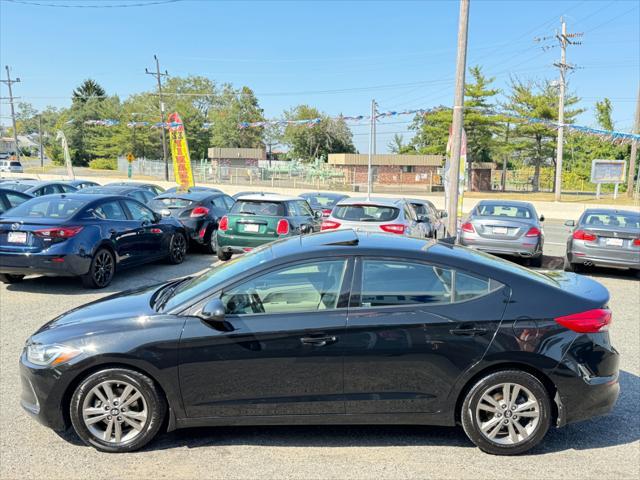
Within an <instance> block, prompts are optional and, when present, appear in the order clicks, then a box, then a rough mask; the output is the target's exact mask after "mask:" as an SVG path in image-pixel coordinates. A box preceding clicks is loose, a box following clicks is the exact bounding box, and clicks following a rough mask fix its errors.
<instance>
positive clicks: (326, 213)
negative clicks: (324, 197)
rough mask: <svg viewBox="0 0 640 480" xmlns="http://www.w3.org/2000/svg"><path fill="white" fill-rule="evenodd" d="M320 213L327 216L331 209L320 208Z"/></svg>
mask: <svg viewBox="0 0 640 480" xmlns="http://www.w3.org/2000/svg"><path fill="white" fill-rule="evenodd" d="M322 215H323V216H325V217H328V216H329V215H331V209H330V208H324V209H323V210H322Z"/></svg>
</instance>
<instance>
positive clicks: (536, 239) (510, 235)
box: [458, 200, 544, 267]
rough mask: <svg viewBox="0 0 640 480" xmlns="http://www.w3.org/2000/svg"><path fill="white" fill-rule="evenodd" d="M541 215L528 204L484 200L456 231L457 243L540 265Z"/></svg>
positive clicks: (541, 244)
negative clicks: (457, 235) (458, 230)
mask: <svg viewBox="0 0 640 480" xmlns="http://www.w3.org/2000/svg"><path fill="white" fill-rule="evenodd" d="M543 221H544V216H540V217H538V214H537V213H536V209H535V208H534V206H533V205H532V204H531V203H528V202H515V201H506V200H505V201H501V200H483V201H481V202H479V203H478V204H477V205H476V206H475V208H474V209H473V210H472V211H471V214H470V215H469V217H468V218H467V220H466V221H465V222H463V223H462V227H461V228H460V232H459V237H458V238H459V241H460V244H462V245H466V246H468V247H471V248H475V249H477V250H482V251H484V252H488V253H494V254H501V255H511V256H516V257H522V258H528V259H530V264H531V266H534V267H539V266H541V265H542V248H543V245H544V231H543V229H542V222H543Z"/></svg>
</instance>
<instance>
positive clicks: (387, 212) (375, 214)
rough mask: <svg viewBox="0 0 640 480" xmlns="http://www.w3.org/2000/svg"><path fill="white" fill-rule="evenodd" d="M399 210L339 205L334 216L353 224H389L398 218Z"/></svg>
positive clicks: (334, 210)
mask: <svg viewBox="0 0 640 480" xmlns="http://www.w3.org/2000/svg"><path fill="white" fill-rule="evenodd" d="M399 212H400V210H399V209H397V208H394V207H387V206H382V205H338V206H337V207H335V208H334V209H333V213H332V215H333V216H334V217H335V218H339V219H340V220H349V221H352V222H388V221H390V220H394V219H396V218H397V217H398V213H399Z"/></svg>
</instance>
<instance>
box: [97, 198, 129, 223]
mask: <svg viewBox="0 0 640 480" xmlns="http://www.w3.org/2000/svg"><path fill="white" fill-rule="evenodd" d="M93 214H94V215H95V216H96V217H98V218H100V219H101V220H126V219H127V216H126V215H125V213H124V210H122V207H121V206H120V202H118V201H112V202H106V203H103V204H102V205H99V206H98V207H96V208H95V209H94V211H93Z"/></svg>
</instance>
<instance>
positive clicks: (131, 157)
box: [127, 152, 136, 178]
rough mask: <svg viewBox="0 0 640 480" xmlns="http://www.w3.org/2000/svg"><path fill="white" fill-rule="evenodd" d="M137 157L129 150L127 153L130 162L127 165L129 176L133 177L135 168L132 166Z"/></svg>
mask: <svg viewBox="0 0 640 480" xmlns="http://www.w3.org/2000/svg"><path fill="white" fill-rule="evenodd" d="M135 158H136V157H134V156H133V153H131V152H129V153H128V154H127V162H129V166H128V167H127V177H128V178H131V175H132V173H133V168H132V164H133V161H134V160H135Z"/></svg>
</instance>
